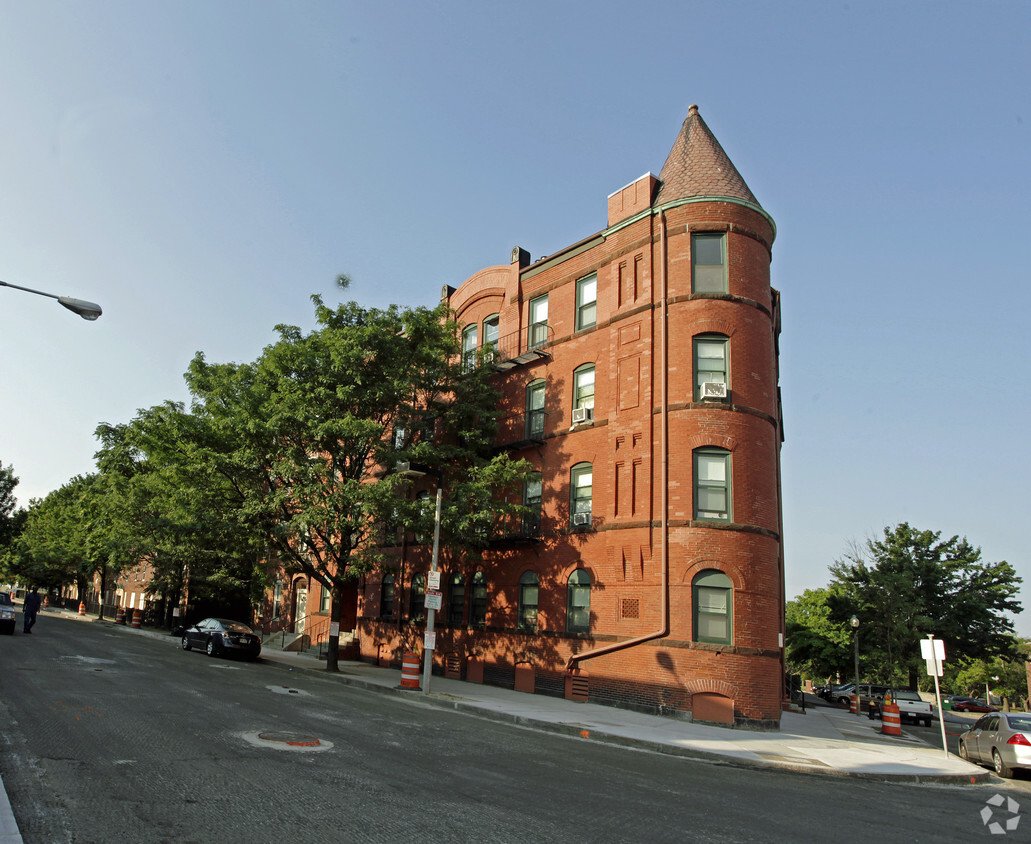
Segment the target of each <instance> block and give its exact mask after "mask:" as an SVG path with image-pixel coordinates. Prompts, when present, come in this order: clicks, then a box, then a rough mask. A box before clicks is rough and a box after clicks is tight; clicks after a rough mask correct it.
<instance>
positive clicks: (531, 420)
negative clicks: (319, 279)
mask: <svg viewBox="0 0 1031 844" xmlns="http://www.w3.org/2000/svg"><path fill="white" fill-rule="evenodd" d="M543 436H544V381H543V380H540V381H533V382H531V383H530V386H528V387H527V388H526V438H527V439H528V440H538V439H540V438H541V437H543Z"/></svg>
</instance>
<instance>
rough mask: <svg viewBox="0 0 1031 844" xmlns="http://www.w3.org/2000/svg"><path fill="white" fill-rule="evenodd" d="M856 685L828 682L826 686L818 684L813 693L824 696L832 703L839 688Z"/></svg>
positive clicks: (849, 687)
mask: <svg viewBox="0 0 1031 844" xmlns="http://www.w3.org/2000/svg"><path fill="white" fill-rule="evenodd" d="M854 685H855V683H828V684H827V685H826V686H817V687H816V688H815V689H813V694H816V695H818V696H820V697H822V698H823V699H824V700H825V701H827V703H832V702H833V701H834V699H835V693H836V692H837V691H838V690H839V689H845V688H848V689H851V688H852V687H853V686H854Z"/></svg>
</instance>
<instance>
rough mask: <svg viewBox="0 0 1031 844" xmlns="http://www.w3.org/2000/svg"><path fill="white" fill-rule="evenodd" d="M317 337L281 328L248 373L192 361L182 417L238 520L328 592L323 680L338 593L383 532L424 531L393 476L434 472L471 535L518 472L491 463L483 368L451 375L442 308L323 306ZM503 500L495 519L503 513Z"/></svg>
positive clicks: (374, 562)
mask: <svg viewBox="0 0 1031 844" xmlns="http://www.w3.org/2000/svg"><path fill="white" fill-rule="evenodd" d="M313 302H314V303H315V314H316V319H317V328H316V329H315V330H313V331H311V332H309V333H304V332H302V331H301V330H300V329H298V328H296V327H293V326H282V325H281V326H278V327H277V332H278V334H279V339H278V341H277V342H275V343H274V344H272V345H270V346H269V347H267V348H266V349H265V350H264V352H263V353H262V355H261V356H260V357H259V359H258V360H257V361H255V362H254V363H250V364H211V363H208V362H207V361H206V360H205V359H204V356H203V355H197V357H196V358H195V359H194V360H193V362H192V364H191V366H190V369H189V372H188V373H187V382H188V384H189V387H190V390H191V392H192V394H193V396H194V404H193V413H194V414H195V415H196V416H197V417H198V418H199V419H200V420H201V422H202V426H203V428H204V430H205V431H206V432H207V433H208V434H209V435H210V436H209V439H208V444H207V447H205V448H200V447H198V448H197V449H196V450H195V454H196V456H197V457H198V459H201V460H202V461H203V465H204V467H205V470H206V471H208V472H209V473H211V474H213V475H217V476H219V477H222V478H225V479H226V481H227V482H228V483H229V485H230V486H231V487H232V488H233V490H234V491H235V494H236V495H237V496H238V501H237V506H238V508H239V512H240V514H241V518H243V519H245V520H246V521H247V523H248V524H251V525H253V526H254V527H255V528H256V529H257V530H260V531H261V533H262V534H263V535H264V536H265V537H266V538H267V540H268V542H269V544H270V546H271V550H272V551H273V552H274V553H275V554H276V556H277V557H278V559H279V560H280V561H282V563H283V564H284V566H285V567H286V568H287V570H288V571H290V572H303V573H305V574H307V575H308V576H309V577H311V578H313V579H315V580H316V581H318V582H319V583H321V584H322V586H323V587H324V588H326V589H328V590H329V591H330V594H331V596H332V603H331V611H330V620H331V624H332V626H331V634H330V638H329V653H328V659H327V666H326V667H327V670H329V671H336V670H337V667H338V665H337V663H338V653H339V625H340V620H341V616H342V598H343V593H344V590H345V588H347V587H348V586H349V585H350V584H352V583H353V582H354V581H355V580H356V579H358V578H359V577H360V576H361V575H362V574H364V573H366V572H369V571H371V570H372V569H373V568H375V567H376V566H378V565H379V564H380V563H381V562H382V559H383V557H382V552H381V548H380V546H379V544H378V539H380V538H381V535H382V530H383V526H384V525H385V524H390V523H392V522H393V523H396V522H397V521H405V520H407V519H416V520H418V519H421V520H423V521H422V524H423V525H425V524H426V522H425V520H426V519H427V512H426V508H422V509H420V508H419V507H418V505H417V504H414V503H412V501H411V498H410V496H409V495H408V492H409V489H410V485H411V483H412V481H411V480H410V478H409V477H407V476H406V475H405V474H404V473H402V472H393V471H391V470H392V469H393V468H394V467H396V466H398V464H399V463H404V462H406V461H407V462H409V463H412V462H415V463H420V464H424V465H425V467H426V468H427V469H429V470H430V471H432V472H439V473H440V474H441V475H442V477H443V483H444V486H445V488H446V489H447V490H448V493H449V495H448V497H449V508H448V511H449V513H450V514H451V515H450V523H451V524H452V525H454V526H456V529H460V527H458V526H460V525H464V526H465V527H467V528H469V531H468V533H469V534H470V535H472V536H475V535H479V533H482V532H483V531H482V530H480V531H479V533H478V529H480V528H485V527H486V526H487V525H489V522H490V520H491V518H492V509H491V506H492V504H493V502H494V499H495V498H497V496H498V494H499V491H503V490H505V489H507V488H509V487H511V486H513V485H515V484H517V483H518V481H519V480H520V479H521V477H522V474H523V473H524V472H525V471H526V467H525V465H524V464H521V463H515V462H513V461H511V460H510V459H509V458H508V457H507V456H504V455H497V456H491V454H490V451H489V445H490V443H491V442H492V439H493V435H494V425H495V419H494V414H495V413H496V401H497V395H496V393H495V392H494V390H493V389H492V388H491V386H490V382H489V373H488V371H487V368H486V367H474V368H472V369H471V370H469V369H468V368H467V367H464V366H463V365H462V360H461V354H460V353H461V347H460V343H459V340H458V326H457V325H456V324H455V323H454V322H453V321H451V320H450V319H448V314H447V313H446V311H445V310H443V308H442V307H441V308H437V309H433V310H430V309H426V308H414V309H402V308H399V307H396V306H391V307H390V308H387V309H385V310H384V309H373V308H365V307H362V306H360V305H358V304H356V303H353V302H351V303H346V304H342V305H340V306H338V307H337V308H329V307H326V306H325V305H324V304H323V302H322V300H321V299H320V298H319V297H318V296H315V297H313ZM506 507H514V505H507V504H504V503H503V501H502V502H501V503H498V504H497V505H496V506H494V509H493V513H494V514H496V513H498V512H503V511H504V510H505V508H506Z"/></svg>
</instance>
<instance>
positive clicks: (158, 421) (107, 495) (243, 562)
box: [97, 402, 264, 626]
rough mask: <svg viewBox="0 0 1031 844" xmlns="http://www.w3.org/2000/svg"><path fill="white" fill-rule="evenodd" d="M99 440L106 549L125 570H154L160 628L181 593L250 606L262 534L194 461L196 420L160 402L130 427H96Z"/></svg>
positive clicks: (198, 443) (256, 590)
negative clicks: (143, 565) (161, 602)
mask: <svg viewBox="0 0 1031 844" xmlns="http://www.w3.org/2000/svg"><path fill="white" fill-rule="evenodd" d="M97 437H98V438H99V439H100V441H101V443H102V446H101V449H100V451H99V452H98V453H97V461H98V466H99V468H100V477H101V480H102V481H103V485H104V486H103V497H102V501H101V503H102V508H101V513H102V514H103V518H104V523H105V525H106V526H107V527H108V529H109V534H108V535H109V538H110V549H111V552H112V554H113V555H116V556H117V559H118V561H119V562H120V564H121V566H123V567H124V566H129V565H133V564H135V563H137V562H140V561H146V562H148V563H149V564H150V565H152V566H153V572H154V576H153V579H152V581H151V583H150V584H149V586H148V591H149V592H150V593H151V594H152V595H154V596H160V597H162V598H164V599H165V624H166V625H167V626H171V625H172V624H173V623H174V618H173V612H174V609H175V608H176V607H178V606H179V605H180V602H181V598H182V596H183V595H184V593H185V592H186V590H187V589H188V590H189V596H190V599H191V600H193V601H196V600H203V599H206V598H217V599H218V600H220V601H221V602H223V603H227V604H232V603H243V602H246V603H247V604H248V605H250V604H253V603H254V601H255V600H256V597H257V595H258V594H260V592H261V591H262V589H263V585H264V581H263V579H262V577H261V576H260V574H259V572H258V571H257V568H256V563H257V561H258V558H259V554H260V550H261V547H262V546H261V542H260V537H259V536H258V535H257V534H256V532H255V531H254V530H253V529H252V528H251V527H250V526H249V525H247V523H246V521H245V520H244V519H242V518H241V517H240V514H239V512H238V510H237V507H238V503H239V502H238V496H237V495H236V494H235V490H234V489H233V488H232V487H231V486H230V485H229V484H228V482H227V481H226V479H225V478H224V477H221V476H219V475H212V474H210V473H209V472H207V471H206V467H205V466H204V463H203V458H202V457H201V456H198V452H199V451H201V450H202V449H203V448H204V447H205V445H206V442H207V440H206V431H205V427H204V425H203V423H202V422H201V421H200V420H199V419H197V418H196V417H194V416H192V415H191V414H188V413H186V412H185V411H184V409H183V406H182V405H181V404H178V403H174V402H166V403H165V404H163V405H158V406H156V407H152V408H149V409H147V410H142V411H140V412H139V413H138V414H137V416H136V417H135V418H134V419H133V420H132V421H131V422H129V423H128V424H125V425H110V424H106V423H105V424H103V425H100V426H99V427H98V428H97Z"/></svg>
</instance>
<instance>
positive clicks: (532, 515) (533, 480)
mask: <svg viewBox="0 0 1031 844" xmlns="http://www.w3.org/2000/svg"><path fill="white" fill-rule="evenodd" d="M543 489H544V485H543V482H542V480H541V473H540V472H531V473H530V474H529V475H527V476H526V478H525V479H524V480H523V506H524V507H526V508H528V512H527V513H526V514H525V515H524V516H523V531H522V532H523V535H524V536H536V535H537V534H538V533H540V529H541V501H542V493H543Z"/></svg>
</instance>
